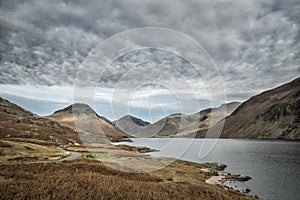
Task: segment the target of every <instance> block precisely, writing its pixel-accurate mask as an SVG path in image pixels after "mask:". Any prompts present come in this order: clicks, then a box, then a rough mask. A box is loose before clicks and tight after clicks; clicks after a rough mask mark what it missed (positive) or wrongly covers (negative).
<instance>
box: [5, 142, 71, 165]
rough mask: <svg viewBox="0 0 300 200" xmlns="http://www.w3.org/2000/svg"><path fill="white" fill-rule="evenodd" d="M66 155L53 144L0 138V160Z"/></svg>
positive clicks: (49, 158) (32, 159)
mask: <svg viewBox="0 0 300 200" xmlns="http://www.w3.org/2000/svg"><path fill="white" fill-rule="evenodd" d="M68 155H69V154H68V153H67V152H64V151H61V150H58V149H56V148H55V146H42V145H38V144H32V143H28V142H20V141H5V140H2V141H1V140H0V162H9V161H26V162H28V161H42V160H58V159H61V158H63V157H66V156H68Z"/></svg>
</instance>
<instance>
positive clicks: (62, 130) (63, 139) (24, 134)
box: [0, 98, 80, 144]
mask: <svg viewBox="0 0 300 200" xmlns="http://www.w3.org/2000/svg"><path fill="white" fill-rule="evenodd" d="M0 118H1V121H0V138H5V139H10V140H29V139H37V140H43V141H46V142H51V143H58V144H68V143H74V142H77V143H80V140H79V138H78V135H77V132H76V131H75V130H73V129H71V128H68V127H65V126H62V125H60V124H59V123H57V122H56V121H54V120H51V119H47V118H44V117H39V116H37V115H35V114H33V113H31V112H29V111H26V110H24V109H23V108H21V107H19V106H17V105H16V104H13V103H11V102H9V101H8V100H5V99H3V98H0Z"/></svg>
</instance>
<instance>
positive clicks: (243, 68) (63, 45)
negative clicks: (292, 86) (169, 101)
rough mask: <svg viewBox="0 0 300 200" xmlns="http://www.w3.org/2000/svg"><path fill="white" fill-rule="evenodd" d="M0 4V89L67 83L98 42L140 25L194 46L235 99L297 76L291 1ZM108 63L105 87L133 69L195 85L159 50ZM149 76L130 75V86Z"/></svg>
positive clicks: (35, 0)
mask: <svg viewBox="0 0 300 200" xmlns="http://www.w3.org/2000/svg"><path fill="white" fill-rule="evenodd" d="M0 5H1V7H0V42H1V43H0V53H1V55H0V69H1V71H0V83H2V84H8V83H9V84H33V85H34V84H41V85H69V84H73V83H74V79H75V78H76V73H77V71H78V67H79V66H80V64H81V63H82V61H83V60H84V58H85V57H86V56H87V55H88V53H89V52H90V51H91V50H92V49H93V48H94V47H95V46H96V45H97V44H98V43H99V42H101V41H103V40H104V39H106V38H108V37H109V36H111V35H113V34H116V33H118V32H120V31H125V30H128V29H131V28H138V27H145V26H158V27H166V28H171V29H174V30H178V31H181V32H183V33H185V34H187V35H189V36H191V37H192V38H194V39H196V40H197V41H198V42H199V43H200V44H201V45H203V47H204V48H205V49H206V50H207V51H208V53H209V54H210V55H211V56H212V58H213V59H214V61H215V62H216V64H217V66H218V67H219V69H220V74H221V75H222V77H223V80H224V84H225V86H226V88H227V91H231V92H233V93H234V92H235V91H237V92H236V94H232V96H233V97H234V98H235V96H238V95H240V98H245V97H246V96H247V95H248V94H250V93H254V92H257V91H261V90H264V89H268V88H271V87H273V86H275V85H278V84H279V83H282V82H287V81H289V80H291V79H292V78H294V77H297V76H299V74H300V67H299V63H300V61H299V54H300V52H299V51H300V43H299V41H300V31H299V29H300V27H299V26H300V24H299V23H300V16H299V14H298V12H297V11H298V10H299V9H300V8H299V6H300V2H299V1H297V0H291V1H284V0H273V1H267V2H263V1H259V0H253V1H247V0H239V1H231V0H228V1H221V0H216V1H207V0H202V1H196V0H189V1H184V0H175V1H167V0H166V1H153V0H147V1H139V0H127V1H123V0H117V1H104V0H103V1H97V0H89V1H82V0H75V1H71V0H63V1H46V0H45V1H39V0H29V1H22V0H19V1H18V0H13V1H1V2H0ZM114 64H115V65H114V66H112V67H111V68H109V70H108V71H107V72H106V73H105V74H104V76H103V77H102V81H103V82H102V84H103V86H108V87H114V85H115V83H116V82H117V81H118V80H119V79H120V78H121V77H122V75H124V74H126V73H127V72H128V70H130V68H131V67H132V66H136V65H144V66H145V68H146V67H148V68H147V69H148V71H149V73H152V74H164V72H163V71H162V69H161V70H160V69H159V68H157V67H156V68H155V67H153V66H155V65H158V64H164V65H166V66H172V68H173V69H175V70H176V71H177V72H178V73H180V74H182V75H183V77H185V78H187V79H189V80H199V81H200V79H201V76H200V75H198V74H196V73H195V71H194V70H193V68H192V67H191V66H190V65H189V64H188V63H187V62H186V61H184V60H183V59H181V58H179V57H176V56H174V55H172V54H170V53H166V52H164V51H157V50H144V51H139V52H135V53H129V54H128V55H125V56H123V57H120V58H119V59H118V60H117V61H116V62H115V63H114ZM151 66H152V67H151ZM209 70H210V69H209V68H208V69H207V71H208V73H209ZM95 73H97V69H95V70H94V71H93V70H91V72H90V74H87V77H86V81H87V83H86V84H87V85H88V84H90V83H89V82H88V81H89V80H92V78H90V77H92V76H94V75H95ZM147 75H149V74H147V73H146V74H145V73H140V74H139V73H133V76H132V79H131V78H130V77H128V83H129V84H130V81H139V80H142V79H143V77H144V76H147ZM89 76H90V77H89ZM137 77H138V78H137ZM162 77H164V78H165V77H166V76H162ZM173 78H174V77H172V76H170V81H174V80H172V79H173ZM165 81H168V80H165ZM246 90H247V92H243V91H246ZM248 90H251V91H248Z"/></svg>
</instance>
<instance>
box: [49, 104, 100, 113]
mask: <svg viewBox="0 0 300 200" xmlns="http://www.w3.org/2000/svg"><path fill="white" fill-rule="evenodd" d="M61 112H67V113H74V114H96V115H97V113H96V112H95V111H94V110H93V109H92V108H91V107H90V106H89V105H87V104H84V103H74V104H72V105H69V106H67V107H66V108H63V109H60V110H57V111H55V112H54V114H57V113H61Z"/></svg>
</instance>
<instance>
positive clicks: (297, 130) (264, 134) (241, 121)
mask: <svg viewBox="0 0 300 200" xmlns="http://www.w3.org/2000/svg"><path fill="white" fill-rule="evenodd" d="M218 126H220V123H218V124H216V125H215V127H212V135H211V136H212V137H215V136H216V135H214V134H215V131H214V130H215V129H216V128H218ZM197 136H198V137H203V136H204V133H199V134H198V135H197ZM221 137H223V138H252V139H256V138H258V139H300V78H297V79H295V80H293V81H292V82H289V83H287V84H284V85H282V86H279V87H277V88H275V89H271V90H268V91H266V92H263V93H261V94H259V95H256V96H254V97H252V98H250V99H249V100H247V101H246V102H244V103H243V104H241V105H240V106H239V107H238V108H237V109H236V110H235V111H234V112H233V113H232V114H231V115H230V116H229V117H227V118H226V119H225V123H224V127H223V131H222V134H221Z"/></svg>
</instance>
